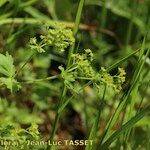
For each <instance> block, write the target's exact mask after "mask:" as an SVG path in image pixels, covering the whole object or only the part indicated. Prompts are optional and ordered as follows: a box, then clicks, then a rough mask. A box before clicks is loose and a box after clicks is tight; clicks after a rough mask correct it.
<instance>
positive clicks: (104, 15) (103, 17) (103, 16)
mask: <svg viewBox="0 0 150 150" xmlns="http://www.w3.org/2000/svg"><path fill="white" fill-rule="evenodd" d="M106 1H107V0H104V1H103V5H102V13H101V23H100V25H101V29H103V28H105V26H106V19H107V8H106ZM100 38H102V35H101V37H100Z"/></svg>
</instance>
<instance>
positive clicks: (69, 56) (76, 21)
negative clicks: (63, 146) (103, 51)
mask: <svg viewBox="0 0 150 150" xmlns="http://www.w3.org/2000/svg"><path fill="white" fill-rule="evenodd" d="M84 1H85V0H80V3H79V6H78V11H77V15H76V20H75V26H74V30H73V35H74V37H75V36H76V34H77V32H78V28H79V23H80V19H81V13H82V9H83V5H84ZM74 47H75V45H72V46H71V47H70V49H69V54H68V59H67V67H66V69H68V68H69V67H70V66H71V55H72V54H73V50H74ZM66 91H67V88H66V86H65V85H63V90H62V94H61V99H60V101H59V104H58V108H57V113H56V117H55V121H54V124H53V128H52V132H51V135H50V138H49V139H50V140H51V141H52V140H53V139H54V135H55V133H56V130H57V126H58V123H59V119H60V113H59V112H58V110H59V108H60V107H61V105H62V104H63V103H64V100H65V96H66ZM51 148H52V147H51V145H48V146H47V150H51Z"/></svg>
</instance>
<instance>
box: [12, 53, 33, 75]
mask: <svg viewBox="0 0 150 150" xmlns="http://www.w3.org/2000/svg"><path fill="white" fill-rule="evenodd" d="M34 54H35V53H32V54H31V56H30V57H29V58H28V59H27V60H26V62H25V63H24V64H23V65H22V66H21V67H20V68H19V69H18V70H17V71H16V73H15V74H14V77H16V76H17V75H18V74H19V73H20V71H21V70H22V69H23V68H24V67H25V66H26V64H27V63H28V62H29V61H30V60H31V59H32V58H33V56H34Z"/></svg>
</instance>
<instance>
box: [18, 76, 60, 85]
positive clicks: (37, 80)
mask: <svg viewBox="0 0 150 150" xmlns="http://www.w3.org/2000/svg"><path fill="white" fill-rule="evenodd" d="M59 77H60V75H55V76H51V77H47V78H42V79H35V80H29V81H23V82H19V83H21V84H32V83H36V82H42V81H48V80H53V79H56V78H59Z"/></svg>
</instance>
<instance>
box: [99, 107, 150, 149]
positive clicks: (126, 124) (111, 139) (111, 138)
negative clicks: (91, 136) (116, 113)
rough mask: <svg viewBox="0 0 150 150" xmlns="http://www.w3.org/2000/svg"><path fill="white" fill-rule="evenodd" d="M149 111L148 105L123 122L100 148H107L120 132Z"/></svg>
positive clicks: (127, 128) (130, 126)
mask: <svg viewBox="0 0 150 150" xmlns="http://www.w3.org/2000/svg"><path fill="white" fill-rule="evenodd" d="M148 113H150V106H147V107H146V108H145V109H143V110H142V111H141V112H140V113H138V114H137V115H135V116H134V117H133V118H132V119H130V120H129V121H128V122H127V123H125V124H124V125H123V126H122V127H121V128H120V129H119V130H117V131H116V132H115V133H113V134H112V135H111V136H110V137H109V138H108V139H107V140H106V141H105V142H104V144H102V146H101V149H103V150H105V149H108V147H109V146H110V144H111V143H112V142H114V141H115V140H116V139H117V138H118V137H119V136H120V135H121V134H123V133H124V132H125V131H127V130H129V129H131V128H132V127H133V126H134V125H135V124H136V123H137V122H138V121H139V120H141V119H142V118H143V117H144V116H145V115H147V114H148Z"/></svg>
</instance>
